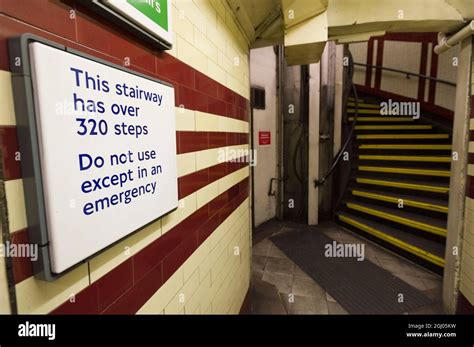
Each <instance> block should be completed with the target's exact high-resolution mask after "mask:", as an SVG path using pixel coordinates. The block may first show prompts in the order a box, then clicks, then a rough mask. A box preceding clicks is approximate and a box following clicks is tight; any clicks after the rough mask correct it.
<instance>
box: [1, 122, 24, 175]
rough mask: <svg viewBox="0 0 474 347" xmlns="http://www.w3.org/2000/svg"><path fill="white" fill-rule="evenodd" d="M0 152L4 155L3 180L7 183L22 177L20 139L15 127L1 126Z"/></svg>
mask: <svg viewBox="0 0 474 347" xmlns="http://www.w3.org/2000/svg"><path fill="white" fill-rule="evenodd" d="M0 150H1V151H2V154H3V163H0V165H3V179H4V180H5V181H8V180H13V179H16V178H20V177H21V168H20V161H19V160H17V159H19V158H16V154H17V153H19V148H18V138H17V133H16V127H15V126H0Z"/></svg>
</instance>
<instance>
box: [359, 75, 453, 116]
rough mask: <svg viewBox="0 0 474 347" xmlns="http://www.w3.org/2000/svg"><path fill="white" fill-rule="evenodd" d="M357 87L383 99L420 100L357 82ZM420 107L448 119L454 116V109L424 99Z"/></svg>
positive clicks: (424, 110)
mask: <svg viewBox="0 0 474 347" xmlns="http://www.w3.org/2000/svg"><path fill="white" fill-rule="evenodd" d="M356 88H357V91H358V92H360V93H366V94H371V95H373V96H375V97H379V98H382V99H393V100H394V101H400V102H418V101H419V100H418V99H412V98H408V97H406V96H401V95H399V94H394V93H390V92H386V91H384V90H378V89H375V88H369V87H367V86H365V85H360V84H356ZM420 108H421V110H422V111H423V112H432V113H435V114H438V115H440V116H442V117H445V118H448V119H452V118H453V116H454V112H453V111H451V110H448V109H446V108H444V107H440V106H437V105H433V104H430V103H427V102H424V101H420Z"/></svg>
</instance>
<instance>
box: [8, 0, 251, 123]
mask: <svg viewBox="0 0 474 347" xmlns="http://www.w3.org/2000/svg"><path fill="white" fill-rule="evenodd" d="M73 9H75V10H76V16H75V17H74V18H73V19H71V17H70V11H71V10H73ZM0 11H1V12H2V14H1V15H0V27H1V28H2V30H1V31H0V69H1V70H10V67H9V62H8V50H7V39H8V38H11V37H15V36H19V35H20V34H22V33H26V32H29V33H32V34H36V35H39V36H43V37H45V38H47V39H50V40H52V41H55V42H58V43H60V44H64V45H66V46H69V47H72V48H75V49H77V50H79V51H82V52H84V53H87V54H90V55H93V56H95V57H98V58H101V59H104V60H107V61H110V62H112V63H114V64H118V65H123V64H124V60H125V58H128V59H129V60H130V63H131V65H130V66H128V67H129V68H130V69H132V70H136V71H138V72H141V73H144V74H146V75H148V76H150V77H154V78H159V79H161V80H163V81H166V82H169V83H172V84H173V85H174V87H175V95H176V106H179V105H183V107H184V108H186V109H191V110H197V111H202V112H209V113H214V114H218V115H222V116H227V117H231V118H236V119H241V120H245V121H247V120H248V108H249V102H248V100H247V99H245V98H244V97H242V96H240V95H239V94H237V93H235V92H233V91H232V90H231V89H229V88H227V87H225V86H223V85H222V84H220V83H218V82H216V81H214V80H213V79H211V78H209V77H207V76H206V75H204V74H203V73H201V72H199V71H197V70H195V69H194V68H192V67H191V66H189V65H187V64H185V63H183V62H181V61H180V60H178V59H177V58H175V57H173V56H171V55H170V54H168V53H166V52H160V51H157V50H155V49H154V48H153V47H152V46H150V45H144V44H141V43H139V42H137V41H138V40H137V39H136V38H135V37H133V36H130V35H129V34H127V33H125V32H123V31H121V30H120V28H119V27H117V26H115V25H113V24H111V23H108V22H107V23H105V21H104V19H103V18H101V17H98V16H97V15H95V14H92V13H89V12H88V11H87V9H84V8H83V7H82V6H80V5H77V4H75V2H74V1H66V2H51V1H28V2H25V1H4V2H3V3H2V7H1V8H0Z"/></svg>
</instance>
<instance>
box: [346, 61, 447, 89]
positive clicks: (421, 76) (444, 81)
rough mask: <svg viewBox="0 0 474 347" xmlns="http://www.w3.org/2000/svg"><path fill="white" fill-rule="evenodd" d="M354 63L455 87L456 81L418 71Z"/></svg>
mask: <svg viewBox="0 0 474 347" xmlns="http://www.w3.org/2000/svg"><path fill="white" fill-rule="evenodd" d="M354 65H357V66H365V67H367V68H369V69H381V70H386V71H391V72H396V73H399V74H403V75H406V76H407V77H409V76H414V77H419V78H424V79H427V80H430V81H435V82H439V83H443V84H447V85H450V86H453V87H456V83H453V82H450V81H446V80H443V79H440V78H435V77H431V76H426V75H422V74H419V73H414V72H410V71H403V70H399V69H392V68H391V67H384V66H379V65H370V64H362V63H354Z"/></svg>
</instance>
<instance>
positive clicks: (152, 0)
mask: <svg viewBox="0 0 474 347" xmlns="http://www.w3.org/2000/svg"><path fill="white" fill-rule="evenodd" d="M127 2H128V3H129V4H130V5H132V6H133V7H135V8H136V9H137V10H138V11H140V12H141V13H142V14H144V15H145V16H147V17H148V18H149V19H151V20H152V21H153V22H155V23H156V24H157V25H159V26H160V27H162V28H163V29H164V30H166V31H168V1H167V0H127Z"/></svg>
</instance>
